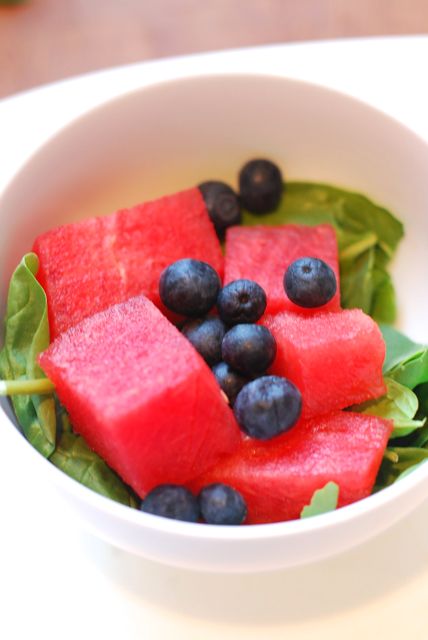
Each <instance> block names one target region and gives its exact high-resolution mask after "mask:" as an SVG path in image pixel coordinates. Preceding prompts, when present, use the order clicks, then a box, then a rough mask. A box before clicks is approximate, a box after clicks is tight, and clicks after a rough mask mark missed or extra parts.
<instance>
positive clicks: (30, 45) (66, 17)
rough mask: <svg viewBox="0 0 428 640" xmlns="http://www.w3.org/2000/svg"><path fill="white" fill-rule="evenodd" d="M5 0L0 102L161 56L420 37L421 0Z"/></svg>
mask: <svg viewBox="0 0 428 640" xmlns="http://www.w3.org/2000/svg"><path fill="white" fill-rule="evenodd" d="M16 1H17V0H15V2H16ZM5 2H7V0H0V97H4V96H6V95H9V94H11V93H14V92H17V91H21V90H25V89H28V88H30V87H33V86H36V85H38V84H42V83H45V82H51V81H54V80H58V79H61V78H65V77H67V76H71V75H75V74H79V73H83V72H86V71H92V70H96V69H101V68H103V67H109V66H112V65H120V64H126V63H130V62H137V61H141V60H147V59H150V58H158V57H163V56H170V55H180V54H186V53H192V52H200V51H209V50H215V49H224V48H230V47H242V46H251V45H259V44H268V43H282V42H293V41H301V40H313V39H324V38H341V37H354V36H372V35H390V34H414V33H427V32H428V0H358V2H357V1H356V0H26V1H25V0H24V2H22V3H21V4H17V5H15V6H5V5H4V4H3V3H5Z"/></svg>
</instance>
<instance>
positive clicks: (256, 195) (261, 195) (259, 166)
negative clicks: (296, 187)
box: [239, 159, 283, 213]
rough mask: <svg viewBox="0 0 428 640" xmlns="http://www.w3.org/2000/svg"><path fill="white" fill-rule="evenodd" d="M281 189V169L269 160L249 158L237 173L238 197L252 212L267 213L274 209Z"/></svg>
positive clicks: (279, 197)
mask: <svg viewBox="0 0 428 640" xmlns="http://www.w3.org/2000/svg"><path fill="white" fill-rule="evenodd" d="M282 190H283V178H282V175H281V171H280V169H279V168H278V167H277V166H276V164H274V163H273V162H271V161H270V160H262V159H257V160H250V162H247V164H245V165H244V166H243V167H242V169H241V171H240V173H239V198H240V201H241V203H242V204H243V206H244V207H245V208H246V209H248V211H251V212H252V213H269V211H273V210H274V209H276V207H277V206H278V204H279V201H280V199H281V195H282Z"/></svg>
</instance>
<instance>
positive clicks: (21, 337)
mask: <svg viewBox="0 0 428 640" xmlns="http://www.w3.org/2000/svg"><path fill="white" fill-rule="evenodd" d="M38 268H39V260H38V257H37V256H36V255H35V254H34V253H28V254H26V255H25V256H24V257H23V258H22V260H21V262H20V263H19V265H18V266H17V268H16V269H15V271H14V273H13V275H12V278H11V280H10V284H9V292H8V299H7V310H6V317H5V335H4V346H3V349H2V350H1V352H0V378H3V379H4V380H34V379H40V378H44V379H46V376H45V375H44V373H43V371H42V370H41V369H40V367H39V366H38V364H37V356H38V355H39V353H40V352H41V351H44V350H45V349H47V348H48V346H49V323H48V315H47V299H46V294H45V292H44V290H43V288H42V287H41V285H40V284H39V282H38V281H37V279H36V273H37V270H38ZM11 402H12V406H13V409H14V412H15V416H16V419H17V421H18V424H19V425H20V426H21V428H22V431H23V433H24V435H25V437H26V438H27V439H28V440H29V442H30V443H31V444H32V445H33V446H34V447H35V448H36V449H37V450H38V451H39V452H40V453H41V454H43V455H44V456H45V457H46V458H49V459H50V461H51V462H52V463H53V464H54V465H55V466H57V467H59V468H60V469H62V470H63V471H64V472H65V473H67V474H68V475H69V476H71V477H72V478H74V479H75V480H78V481H79V482H81V483H82V484H84V485H86V486H87V487H89V488H90V489H93V490H94V491H96V492H97V493H101V494H102V495H105V496H108V497H109V498H112V499H113V500H116V501H118V502H122V503H123V504H128V505H130V506H136V504H137V503H136V500H135V497H134V494H133V493H132V491H131V490H130V489H129V488H128V487H127V486H126V485H125V484H124V483H123V482H122V480H121V479H120V478H119V476H117V475H116V474H115V473H114V471H112V470H111V469H110V468H109V467H108V466H107V464H106V463H105V462H104V461H103V460H102V459H101V458H100V457H99V456H98V455H97V454H96V453H95V452H94V451H92V450H91V449H90V448H89V447H88V445H87V444H86V442H85V441H84V439H83V438H82V437H81V436H79V435H76V434H74V433H73V431H72V429H71V426H70V422H69V420H68V416H67V415H66V414H65V412H64V411H63V410H62V409H60V410H59V411H58V407H57V406H56V400H55V396H54V394H53V393H47V394H44V395H13V396H11Z"/></svg>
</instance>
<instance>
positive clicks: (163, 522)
mask: <svg viewBox="0 0 428 640" xmlns="http://www.w3.org/2000/svg"><path fill="white" fill-rule="evenodd" d="M236 78H245V79H251V78H255V79H257V80H266V81H275V82H278V83H288V84H289V85H294V86H296V87H298V86H299V87H306V88H308V89H310V90H312V91H315V92H320V93H323V94H329V95H331V96H332V97H333V99H338V100H341V101H343V102H347V103H348V105H351V106H352V105H354V106H356V107H358V108H359V109H362V110H363V111H365V112H366V114H368V115H369V116H370V117H376V118H379V119H382V120H384V121H385V122H388V123H389V124H390V125H391V126H394V127H397V128H399V129H401V131H402V133H404V134H405V135H407V136H410V137H411V138H413V142H415V143H417V144H419V145H420V146H421V147H423V149H424V151H425V153H427V155H428V141H427V140H425V139H424V138H423V137H422V136H421V135H419V134H418V133H416V132H415V131H413V130H412V129H411V128H410V127H408V126H407V125H406V124H404V123H402V122H401V121H400V120H398V119H397V118H395V117H394V116H391V115H390V114H388V113H386V112H385V111H383V110H381V109H379V108H377V107H374V106H372V105H371V104H369V103H367V102H365V101H364V100H362V99H360V98H356V97H354V96H352V95H350V94H348V93H346V92H344V91H339V90H338V89H333V88H330V87H328V86H325V85H323V84H321V83H316V82H309V81H306V80H303V79H299V78H295V77H292V76H288V75H286V74H280V73H277V72H273V73H272V72H262V71H257V72H252V71H249V70H248V69H243V70H242V71H237V70H236V69H235V68H234V69H233V70H231V71H227V70H223V71H218V70H215V69H214V70H212V69H209V70H208V71H207V72H206V73H201V72H200V71H199V70H198V71H197V72H194V71H192V69H191V67H188V68H184V69H183V68H182V69H180V70H178V72H175V73H174V74H173V75H172V76H171V77H168V76H167V77H166V78H165V77H161V78H159V79H156V80H154V79H150V78H149V79H144V78H142V79H141V84H140V86H139V87H137V88H133V89H131V90H129V91H126V92H124V93H121V94H120V95H116V96H113V97H112V98H108V99H105V100H103V101H102V102H101V103H99V104H97V105H96V106H93V107H90V108H89V109H86V110H85V111H83V112H82V113H81V114H79V115H78V116H76V117H74V118H72V119H70V120H69V121H67V122H66V123H65V124H64V125H63V126H60V127H59V128H58V129H56V130H55V131H54V132H53V133H51V134H50V135H48V136H47V137H46V138H45V139H44V141H43V142H42V143H41V144H40V145H38V146H37V147H36V148H35V149H34V150H33V151H32V152H31V153H30V154H28V155H27V156H26V157H25V159H24V161H23V162H22V163H21V164H20V166H19V167H18V169H17V170H16V172H15V173H14V175H13V176H12V177H11V178H10V179H9V180H8V181H7V183H6V184H5V185H4V187H3V188H2V190H1V192H0V208H1V205H2V202H3V200H4V198H5V197H6V196H7V194H8V193H9V191H13V189H15V188H16V184H17V183H18V184H19V181H20V179H21V177H22V175H23V174H24V173H25V172H26V171H27V170H28V169H29V168H30V167H31V164H32V163H33V162H36V161H37V159H38V157H39V156H42V155H43V154H44V153H45V151H46V150H47V149H48V148H49V146H50V145H51V144H52V143H54V144H55V143H56V142H57V141H59V140H60V138H61V137H62V136H63V135H64V134H67V133H69V132H72V130H73V129H74V128H75V127H79V126H80V125H81V124H82V123H84V122H85V121H86V120H90V119H91V118H94V117H96V115H97V113H98V112H101V111H103V110H104V109H106V108H111V107H119V106H120V103H121V102H127V101H128V100H133V99H134V98H137V97H138V96H139V95H140V94H141V93H145V92H147V91H150V90H156V89H157V88H162V87H163V86H166V85H171V84H177V85H178V84H181V83H183V81H184V82H185V81H191V82H197V81H198V80H207V79H216V80H225V79H227V80H234V79H236ZM3 422H5V423H8V426H7V429H8V430H9V433H11V432H12V431H13V432H15V436H16V437H17V438H18V439H19V438H20V439H21V440H22V443H21V444H20V445H18V446H22V447H25V448H26V450H27V452H28V454H29V455H31V456H32V458H33V460H34V461H35V460H36V458H38V462H37V464H39V465H40V469H41V470H42V471H43V472H44V473H47V474H51V476H52V478H53V481H54V484H55V485H60V486H61V487H62V488H63V489H64V490H65V491H66V493H68V494H71V495H72V496H73V498H75V499H76V500H78V501H82V502H84V503H85V505H87V506H90V507H92V508H95V509H96V510H97V511H100V512H103V513H104V514H105V515H108V516H110V517H113V518H117V519H119V520H124V521H126V522H127V523H128V524H132V525H134V526H137V527H141V528H147V529H151V530H153V531H160V532H162V533H165V534H169V535H175V536H179V537H185V538H192V539H205V540H213V539H217V540H219V539H220V540H234V541H243V542H244V541H248V540H257V539H258V540H260V539H278V538H290V537H294V536H295V535H301V534H312V533H316V532H321V531H324V530H326V529H330V528H331V527H332V526H333V525H335V524H342V525H344V524H346V523H351V522H353V521H355V520H356V519H358V518H359V516H360V515H370V514H371V513H372V512H373V511H376V510H378V509H379V507H381V506H383V507H387V506H388V505H390V504H391V503H392V502H394V501H395V500H396V499H397V498H400V497H401V496H403V495H405V494H407V493H409V492H411V491H412V489H413V488H415V487H417V486H419V485H420V484H421V483H422V482H423V480H427V479H428V464H427V465H425V464H422V465H420V466H419V467H418V468H417V469H415V470H414V471H412V473H409V474H408V475H407V476H406V477H405V478H403V479H401V480H400V481H399V482H395V483H394V484H392V485H391V486H388V487H386V488H385V489H382V490H380V491H378V492H377V493H375V494H371V495H370V496H368V497H366V498H363V499H361V500H358V501H357V502H354V503H352V504H350V505H346V506H343V507H340V508H339V509H335V510H334V511H331V512H328V513H325V514H321V515H318V516H313V517H309V518H303V519H298V520H297V519H296V520H289V521H282V522H275V523H268V524H252V525H248V526H226V525H209V524H205V523H204V524H203V525H202V526H201V523H189V522H183V521H178V520H172V519H168V518H162V517H159V516H154V515H152V514H147V513H144V512H142V511H140V510H139V509H134V508H130V507H129V506H126V505H123V504H120V503H118V502H115V501H114V500H113V499H111V498H108V497H105V496H103V495H101V494H98V493H96V492H95V491H93V490H91V489H89V488H87V487H86V486H84V485H83V484H81V483H80V482H78V481H77V480H74V479H73V478H72V477H70V476H68V475H67V474H65V473H64V472H63V471H61V470H60V469H58V468H57V467H55V466H54V465H53V464H45V463H46V462H49V461H48V460H47V459H46V458H45V457H44V456H43V455H42V454H40V453H39V452H38V451H37V450H36V449H35V448H34V447H33V446H32V445H31V443H30V442H29V441H27V440H26V438H25V436H24V435H23V434H22V432H21V430H20V428H19V426H17V424H16V423H15V422H14V421H13V419H11V418H10V417H9V416H8V415H7V413H6V412H5V411H4V410H3V408H1V409H0V423H3ZM10 427H13V429H10ZM15 436H13V437H15ZM23 450H24V449H23ZM31 450H32V451H33V454H31V453H30V451H31ZM34 454H36V455H34ZM48 469H49V471H48ZM423 499H424V496H422V497H420V500H419V502H422V500H423ZM414 506H416V504H415V505H414ZM411 508H413V506H412V507H409V508H408V509H407V510H403V511H402V512H401V513H400V515H399V516H398V517H401V515H404V514H405V513H406V512H407V511H409V510H410V509H411ZM397 519H398V518H397Z"/></svg>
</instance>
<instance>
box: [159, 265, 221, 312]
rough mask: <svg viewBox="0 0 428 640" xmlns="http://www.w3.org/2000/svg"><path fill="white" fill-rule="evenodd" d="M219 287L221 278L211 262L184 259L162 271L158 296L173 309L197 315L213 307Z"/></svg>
mask: <svg viewBox="0 0 428 640" xmlns="http://www.w3.org/2000/svg"><path fill="white" fill-rule="evenodd" d="M220 287H221V283H220V278H219V277H218V274H217V272H216V271H215V270H214V269H213V268H212V267H211V266H210V265H209V264H207V263H206V262H201V261H200V260H193V259H192V258H184V259H183V260H177V261H176V262H173V263H172V264H170V265H169V267H167V268H166V269H165V270H164V271H163V272H162V274H161V277H160V280H159V295H160V298H161V300H162V302H163V303H164V305H165V306H166V307H167V308H168V309H170V310H171V311H175V312H176V313H180V314H182V315H184V316H190V317H198V316H203V315H205V314H206V313H207V312H208V311H209V310H210V309H211V307H213V306H214V304H215V302H216V300H217V296H218V292H219V291H220Z"/></svg>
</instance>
